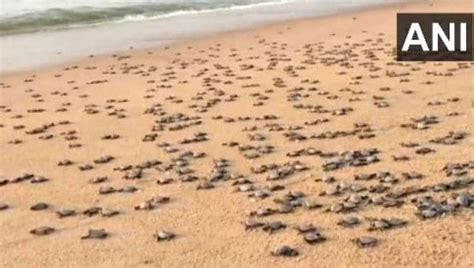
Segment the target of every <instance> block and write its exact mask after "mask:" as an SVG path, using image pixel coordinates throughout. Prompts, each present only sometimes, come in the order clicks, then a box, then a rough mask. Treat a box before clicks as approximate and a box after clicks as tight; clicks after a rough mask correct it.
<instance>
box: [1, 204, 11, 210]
mask: <svg viewBox="0 0 474 268" xmlns="http://www.w3.org/2000/svg"><path fill="white" fill-rule="evenodd" d="M7 208H9V206H8V204H5V203H0V211H2V210H6V209H7Z"/></svg>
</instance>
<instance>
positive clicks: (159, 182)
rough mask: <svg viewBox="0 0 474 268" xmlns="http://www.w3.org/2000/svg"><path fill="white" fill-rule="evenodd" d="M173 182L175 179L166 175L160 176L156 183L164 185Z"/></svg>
mask: <svg viewBox="0 0 474 268" xmlns="http://www.w3.org/2000/svg"><path fill="white" fill-rule="evenodd" d="M171 182H173V179H172V178H168V177H165V178H159V179H158V180H157V181H156V183H157V184H159V185H164V184H168V183H171Z"/></svg>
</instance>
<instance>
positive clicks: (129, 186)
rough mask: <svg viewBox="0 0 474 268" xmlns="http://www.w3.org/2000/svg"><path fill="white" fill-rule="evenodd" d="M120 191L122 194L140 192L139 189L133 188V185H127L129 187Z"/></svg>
mask: <svg viewBox="0 0 474 268" xmlns="http://www.w3.org/2000/svg"><path fill="white" fill-rule="evenodd" d="M118 191H119V192H121V193H134V192H136V191H138V188H137V187H135V186H133V185H127V186H125V187H123V188H122V189H120V190H118Z"/></svg>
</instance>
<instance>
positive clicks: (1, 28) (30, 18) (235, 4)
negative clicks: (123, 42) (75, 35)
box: [0, 0, 291, 35]
mask: <svg viewBox="0 0 474 268" xmlns="http://www.w3.org/2000/svg"><path fill="white" fill-rule="evenodd" d="M287 2H291V0H275V1H268V0H267V1H260V2H256V1H231V2H213V3H209V2H191V3H180V4H165V3H161V4H158V3H150V4H136V5H127V6H118V7H75V8H70V9H62V8H52V9H47V10H41V11H36V12H30V13H25V14H21V15H16V16H12V17H3V18H0V35H12V34H19V33H28V32H37V31H46V30H59V29H67V28H73V27H74V28H75V27H85V26H95V25H101V24H107V23H123V22H130V21H143V20H152V19H159V18H166V17H173V16H181V15H188V14H198V13H207V12H215V11H223V10H235V9H248V8H253V7H257V6H265V5H275V4H283V3H287Z"/></svg>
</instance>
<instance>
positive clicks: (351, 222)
mask: <svg viewBox="0 0 474 268" xmlns="http://www.w3.org/2000/svg"><path fill="white" fill-rule="evenodd" d="M359 223H360V220H359V218H357V217H354V216H347V217H344V218H342V219H341V220H339V221H338V222H337V224H338V225H340V226H343V227H352V226H355V225H358V224H359Z"/></svg>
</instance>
